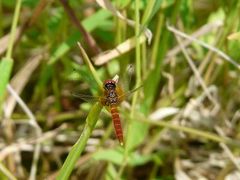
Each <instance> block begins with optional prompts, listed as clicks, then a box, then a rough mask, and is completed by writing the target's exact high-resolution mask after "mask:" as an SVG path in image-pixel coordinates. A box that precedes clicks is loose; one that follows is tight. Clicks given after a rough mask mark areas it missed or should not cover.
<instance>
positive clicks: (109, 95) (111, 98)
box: [105, 89, 119, 106]
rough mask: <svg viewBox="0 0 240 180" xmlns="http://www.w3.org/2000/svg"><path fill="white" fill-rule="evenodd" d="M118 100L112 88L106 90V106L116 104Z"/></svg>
mask: <svg viewBox="0 0 240 180" xmlns="http://www.w3.org/2000/svg"><path fill="white" fill-rule="evenodd" d="M118 104H119V100H118V95H117V93H116V91H115V89H114V90H110V91H106V100H105V105H106V106H111V105H118Z"/></svg>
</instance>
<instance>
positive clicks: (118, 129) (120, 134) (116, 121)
mask: <svg viewBox="0 0 240 180" xmlns="http://www.w3.org/2000/svg"><path fill="white" fill-rule="evenodd" d="M110 111H111V115H112V120H113V125H114V128H115V133H116V136H117V138H118V140H119V142H120V144H121V145H123V132H122V125H121V120H120V116H119V113H118V110H117V107H115V106H112V107H111V108H110Z"/></svg>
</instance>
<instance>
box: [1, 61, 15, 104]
mask: <svg viewBox="0 0 240 180" xmlns="http://www.w3.org/2000/svg"><path fill="white" fill-rule="evenodd" d="M12 66H13V60H12V59H11V58H3V59H2V60H1V63H0V72H1V76H0V79H1V80H0V107H1V106H2V103H3V100H4V94H5V90H6V86H7V83H8V81H9V78H10V74H11V71H12Z"/></svg>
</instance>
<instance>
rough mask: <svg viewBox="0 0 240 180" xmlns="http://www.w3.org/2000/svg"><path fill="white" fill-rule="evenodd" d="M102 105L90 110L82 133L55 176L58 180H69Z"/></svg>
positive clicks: (97, 104) (98, 104)
mask: <svg viewBox="0 0 240 180" xmlns="http://www.w3.org/2000/svg"><path fill="white" fill-rule="evenodd" d="M102 107H103V106H102V105H101V104H100V103H96V104H94V106H93V107H92V109H91V110H90V112H89V114H88V116H87V119H86V124H85V127H84V129H83V132H82V134H81V136H80V138H79V139H78V141H77V142H76V143H75V144H74V146H73V147H72V149H71V151H70V152H69V154H68V156H67V159H66V160H65V162H64V164H63V166H62V168H61V169H60V171H59V174H58V176H57V179H58V180H60V179H61V180H65V179H69V176H70V174H71V172H72V171H73V169H74V166H75V164H76V162H77V160H78V158H79V157H80V155H81V153H82V152H83V150H84V148H85V145H86V143H87V140H88V138H89V137H90V135H91V133H92V131H93V128H94V127H95V124H96V122H97V120H98V117H99V114H100V112H101V110H102Z"/></svg>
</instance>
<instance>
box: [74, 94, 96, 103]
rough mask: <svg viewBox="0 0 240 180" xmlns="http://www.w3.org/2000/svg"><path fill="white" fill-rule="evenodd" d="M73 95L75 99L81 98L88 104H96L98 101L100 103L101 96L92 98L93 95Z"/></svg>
mask: <svg viewBox="0 0 240 180" xmlns="http://www.w3.org/2000/svg"><path fill="white" fill-rule="evenodd" d="M71 95H72V96H73V97H75V98H79V99H82V100H84V101H86V102H90V103H94V102H97V101H100V98H101V97H100V96H92V95H88V94H78V93H71Z"/></svg>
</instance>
